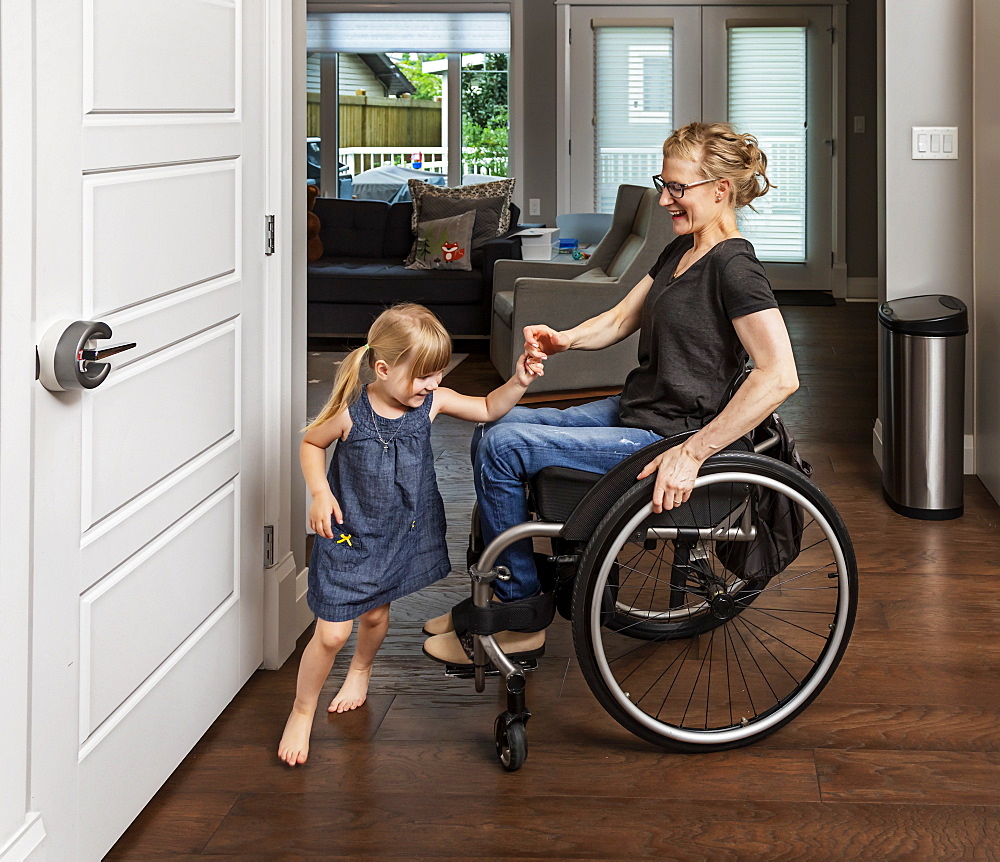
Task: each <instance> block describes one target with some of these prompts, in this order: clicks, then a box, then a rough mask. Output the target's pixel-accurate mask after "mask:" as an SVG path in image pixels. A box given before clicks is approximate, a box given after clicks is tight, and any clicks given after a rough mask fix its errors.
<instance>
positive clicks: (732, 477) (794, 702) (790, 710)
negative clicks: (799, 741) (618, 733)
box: [588, 470, 850, 745]
mask: <svg viewBox="0 0 1000 862" xmlns="http://www.w3.org/2000/svg"><path fill="white" fill-rule="evenodd" d="M748 480H749V481H748ZM721 483H743V484H751V485H761V486H764V487H767V488H770V489H771V490H773V491H775V492H777V493H780V494H785V495H787V496H788V497H789V498H790V499H792V500H793V501H794V502H795V503H797V504H798V505H800V506H801V507H802V508H803V509H804V510H805V511H806V512H808V513H809V514H810V515H811V516H812V517H813V518H814V519H815V522H816V523H817V524H818V525H819V526H820V529H821V530H822V531H823V534H824V535H825V536H826V539H827V541H828V542H829V543H830V546H831V548H832V549H833V555H834V559H835V562H836V565H837V580H838V584H839V595H838V597H837V610H836V616H835V621H834V623H833V629H832V631H831V633H830V637H829V638H828V640H827V642H826V645H825V646H824V648H823V653H822V655H821V657H820V659H819V661H817V662H816V664H815V665H814V666H813V667H812V669H811V670H810V672H809V674H808V676H807V678H806V680H805V682H804V683H802V684H801V685H800V686H798V687H797V688H796V689H795V691H794V692H793V693H792V695H790V696H789V697H788V698H786V699H785V700H784V702H782V703H779V704H777V705H776V706H775V707H772V708H771V709H770V710H768V711H767V712H765V713H764V714H763V715H761V716H758V717H757V718H756V719H754V720H753V721H751V722H750V726H749V727H744V726H741V725H737V726H733V727H727V728H709V729H704V730H696V731H695V730H684V729H683V728H679V727H677V726H675V725H672V724H667V723H665V722H661V721H658V720H657V719H655V718H653V717H652V716H650V715H648V714H647V713H645V712H643V711H642V710H641V709H640V708H639V707H638V706H636V704H634V703H633V702H632V701H631V700H629V698H628V697H626V696H625V692H623V691H622V688H621V686H620V685H619V684H618V682H617V680H616V679H615V676H614V673H613V672H612V670H611V666H610V664H609V663H608V660H607V656H606V655H605V652H604V641H603V639H602V638H601V629H602V625H601V622H602V621H601V616H602V615H601V606H600V603H599V602H592V603H591V608H590V619H589V620H588V627H589V629H590V639H591V642H592V645H593V651H594V659H595V662H596V664H597V666H598V668H599V670H600V672H601V675H602V676H603V677H604V679H605V681H606V682H607V683H608V685H607V688H608V690H609V691H610V693H611V696H612V697H613V698H614V699H615V701H617V703H618V704H619V705H620V706H621V707H622V709H624V710H625V711H626V712H627V713H629V714H630V715H631V716H632V717H633V718H634V719H635V720H636V721H637V722H639V723H640V724H642V725H643V726H645V727H646V728H648V729H649V730H651V731H653V732H654V733H656V734H658V735H659V736H663V737H666V738H668V739H672V740H676V741H678V742H685V743H689V744H693V745H718V744H726V743H730V742H738V741H740V740H743V739H745V738H746V737H747V736H748V735H750V734H752V735H757V734H760V733H762V732H764V731H766V730H768V729H769V728H771V727H774V726H775V725H780V724H781V723H782V722H783V721H785V720H786V719H787V718H788V717H789V716H790V715H793V714H794V713H795V712H797V711H798V709H799V708H800V704H801V703H802V701H803V700H806V701H808V699H809V698H810V697H811V695H812V694H813V692H815V691H816V690H817V688H819V687H820V686H821V685H823V683H824V682H825V680H826V677H827V674H828V673H829V671H830V669H831V667H833V666H834V665H835V663H836V662H837V660H838V657H839V654H840V646H841V642H842V641H843V639H844V634H845V631H846V627H847V625H846V624H847V620H848V618H849V609H850V608H849V605H850V589H849V583H848V567H847V561H846V559H845V557H844V554H843V549H842V547H841V545H840V541H839V540H838V538H837V535H836V533H835V531H834V529H833V527H832V525H831V524H830V522H829V521H828V520H827V518H826V517H825V516H824V515H823V513H822V512H821V511H820V510H819V508H818V507H817V506H816V505H815V504H814V503H813V502H812V501H811V500H809V499H808V498H806V497H805V496H803V495H802V494H801V493H800V492H799V491H798V490H797V489H795V488H793V487H791V486H790V485H788V484H786V483H784V482H781V481H778V480H776V479H772V478H771V477H770V476H764V475H760V474H758V473H749V472H746V473H744V472H739V471H737V470H733V471H730V472H725V473H710V474H703V475H700V476H698V478H697V479H695V483H694V487H695V489H698V488H702V487H705V486H707V485H714V484H721ZM652 513H653V504H652V501H650V502H649V503H647V504H645V505H644V506H642V507H641V508H640V509H639V511H638V512H637V513H636V514H635V516H634V517H633V518H632V519H631V520H630V521H629V522H628V524H627V526H626V527H625V529H622V530H620V531H619V532H618V537H619V538H617V539H616V540H615V543H614V544H612V545H611V546H609V548H608V551H607V553H606V554H605V555H604V559H603V560H602V563H601V568H600V571H599V572H598V575H597V581H596V586H595V587H594V595H601V593H602V592H603V590H604V587H605V586H606V585H607V582H608V575H609V574H610V571H611V567H612V565H613V563H614V561H615V559H616V556H617V554H618V552H619V551H620V550H621V548H622V546H623V545H624V544H625V543H626V541H627V537H628V536H629V535H630V534H631V533H633V532H634V531H635V530H636V529H637V528H638V526H639V524H641V523H642V522H643V521H644V520H645V519H646V518H648V517H649V516H650V515H651V514H652Z"/></svg>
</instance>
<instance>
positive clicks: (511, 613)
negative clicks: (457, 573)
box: [451, 593, 556, 637]
mask: <svg viewBox="0 0 1000 862" xmlns="http://www.w3.org/2000/svg"><path fill="white" fill-rule="evenodd" d="M555 615H556V597H555V595H554V594H553V593H542V594H541V595H539V596H532V597H531V598H530V599H520V600H519V601H516V602H490V603H489V606H488V607H485V608H477V607H476V606H475V605H474V604H473V603H472V599H465V600H464V601H461V602H459V603H458V604H457V605H455V607H453V608H452V609H451V618H452V621H453V622H454V623H455V631H456V633H457V634H458V635H459V637H461V636H462V635H463V634H466V633H468V634H477V635H492V634H496V633H497V632H540V631H541V630H542V629H544V628H547V627H548V625H549V624H550V623H551V622H552V619H553V617H555Z"/></svg>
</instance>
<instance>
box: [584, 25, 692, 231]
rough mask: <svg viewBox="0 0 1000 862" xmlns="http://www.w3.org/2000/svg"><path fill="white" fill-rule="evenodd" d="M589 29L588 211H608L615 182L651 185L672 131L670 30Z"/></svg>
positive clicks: (599, 27) (615, 191) (611, 207)
mask: <svg viewBox="0 0 1000 862" xmlns="http://www.w3.org/2000/svg"><path fill="white" fill-rule="evenodd" d="M616 23H617V22H616ZM594 25H595V26H594V154H595V158H594V169H595V176H594V207H595V212H611V211H612V210H614V207H615V198H616V197H617V195H618V186H619V185H620V184H621V183H632V184H634V185H639V186H648V185H651V180H650V177H652V175H653V174H655V173H659V171H660V168H661V166H662V164H663V156H662V152H663V150H662V147H663V141H664V139H665V138H666V137H667V135H669V134H670V131H671V130H672V129H673V116H674V89H673V35H674V30H673V27H645V26H644V27H622V26H608V27H601V26H599V23H598V21H596V20H595V21H594Z"/></svg>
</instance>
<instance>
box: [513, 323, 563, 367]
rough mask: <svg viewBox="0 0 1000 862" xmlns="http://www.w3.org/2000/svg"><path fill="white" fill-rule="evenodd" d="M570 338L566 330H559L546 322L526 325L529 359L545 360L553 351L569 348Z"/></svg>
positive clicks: (525, 345)
mask: <svg viewBox="0 0 1000 862" xmlns="http://www.w3.org/2000/svg"><path fill="white" fill-rule="evenodd" d="M569 347H570V339H569V336H568V335H567V334H566V333H565V332H557V331H556V330H554V329H553V328H552V327H551V326H546V325H545V324H544V323H535V324H532V325H531V326H526V327H524V352H525V353H526V354H527V356H528V360H529V361H531V360H539V361H541V360H545V359H547V358H548V357H549V356H551V355H552V354H553V353H562V352H563V351H564V350H569Z"/></svg>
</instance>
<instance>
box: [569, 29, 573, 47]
mask: <svg viewBox="0 0 1000 862" xmlns="http://www.w3.org/2000/svg"><path fill="white" fill-rule="evenodd" d="M569 43H570V45H572V44H573V28H572V27H570V28H569Z"/></svg>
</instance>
